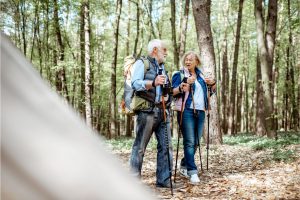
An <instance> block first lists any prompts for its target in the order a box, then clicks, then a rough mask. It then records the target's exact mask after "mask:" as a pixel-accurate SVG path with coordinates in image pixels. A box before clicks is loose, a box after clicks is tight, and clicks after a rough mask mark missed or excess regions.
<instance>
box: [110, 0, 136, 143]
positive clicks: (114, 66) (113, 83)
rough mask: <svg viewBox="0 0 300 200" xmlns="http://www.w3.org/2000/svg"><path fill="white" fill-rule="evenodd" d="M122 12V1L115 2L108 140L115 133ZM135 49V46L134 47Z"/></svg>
mask: <svg viewBox="0 0 300 200" xmlns="http://www.w3.org/2000/svg"><path fill="white" fill-rule="evenodd" d="M121 11H122V0H117V7H116V13H117V16H116V21H115V24H114V27H115V30H114V41H113V44H114V45H113V46H114V49H113V62H112V73H111V96H110V135H109V138H115V137H116V134H117V131H116V118H117V115H116V111H117V103H116V97H117V96H116V71H117V57H118V42H119V24H120V17H121ZM135 48H136V46H135Z"/></svg>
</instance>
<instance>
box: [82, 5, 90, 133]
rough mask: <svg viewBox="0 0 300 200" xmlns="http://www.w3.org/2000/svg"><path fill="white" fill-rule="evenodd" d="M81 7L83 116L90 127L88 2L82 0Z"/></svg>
mask: <svg viewBox="0 0 300 200" xmlns="http://www.w3.org/2000/svg"><path fill="white" fill-rule="evenodd" d="M82 6H83V10H84V11H83V12H84V61H85V62H84V64H85V81H84V91H85V116H86V123H87V125H88V126H89V127H92V105H91V66H90V24H89V12H90V10H89V9H90V8H89V1H88V0H83V1H82Z"/></svg>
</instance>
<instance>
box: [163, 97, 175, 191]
mask: <svg viewBox="0 0 300 200" xmlns="http://www.w3.org/2000/svg"><path fill="white" fill-rule="evenodd" d="M161 98H162V106H163V112H164V124H165V139H166V143H167V150H168V153H167V154H168V163H169V176H170V186H171V194H172V196H173V184H172V169H171V159H170V153H169V152H170V151H169V136H168V130H167V129H168V128H167V116H166V105H165V98H164V96H163V95H162V96H161Z"/></svg>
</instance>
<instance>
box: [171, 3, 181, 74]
mask: <svg viewBox="0 0 300 200" xmlns="http://www.w3.org/2000/svg"><path fill="white" fill-rule="evenodd" d="M170 3H171V19H170V20H171V28H172V41H173V49H174V52H173V54H174V64H175V68H176V69H179V55H178V49H177V40H176V26H175V22H176V15H175V12H176V9H175V1H174V0H170Z"/></svg>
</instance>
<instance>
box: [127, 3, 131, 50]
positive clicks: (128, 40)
mask: <svg viewBox="0 0 300 200" xmlns="http://www.w3.org/2000/svg"><path fill="white" fill-rule="evenodd" d="M127 17H128V18H127V37H126V55H129V54H130V52H129V44H130V27H131V23H130V22H131V3H130V1H128V16H127Z"/></svg>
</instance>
